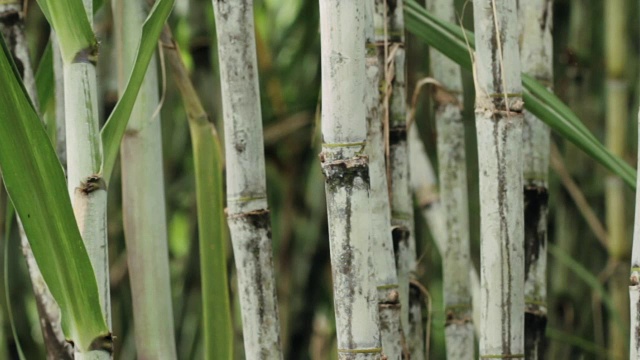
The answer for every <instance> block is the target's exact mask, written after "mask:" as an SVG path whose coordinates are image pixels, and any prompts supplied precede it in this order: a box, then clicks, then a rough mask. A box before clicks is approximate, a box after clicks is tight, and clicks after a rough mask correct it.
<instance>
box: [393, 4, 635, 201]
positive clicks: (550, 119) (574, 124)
mask: <svg viewBox="0 0 640 360" xmlns="http://www.w3.org/2000/svg"><path fill="white" fill-rule="evenodd" d="M405 22H406V24H407V30H409V31H410V32H411V33H413V34H414V35H416V36H417V37H418V38H420V39H421V40H423V41H424V42H426V43H427V44H428V45H429V46H431V47H433V48H434V49H436V50H438V51H440V52H441V53H443V54H444V55H445V56H447V57H449V58H450V59H451V60H453V61H455V62H456V63H458V64H459V65H460V66H462V67H464V68H465V69H467V70H471V67H472V60H471V52H472V51H473V49H474V45H475V44H474V36H473V33H472V32H470V31H468V30H463V29H461V27H459V26H457V25H454V24H450V23H448V22H446V21H442V20H440V19H438V18H437V17H435V16H433V15H431V14H430V13H429V12H428V11H427V10H426V9H425V8H423V7H422V6H421V5H419V4H418V3H417V2H416V1H415V0H406V2H405ZM522 84H523V87H524V90H525V91H524V94H523V98H524V106H525V109H527V110H528V111H530V112H531V113H532V114H534V115H535V116H536V117H537V118H538V119H540V120H541V121H543V122H545V123H546V124H547V125H548V126H549V127H550V128H551V129H553V130H554V131H556V132H557V133H559V134H560V135H562V136H563V137H564V138H566V139H567V140H569V141H571V142H572V143H573V144H574V145H576V146H577V147H579V148H580V149H582V150H583V151H584V152H585V153H587V154H588V155H589V156H591V157H592V158H594V159H595V160H597V161H598V162H599V163H600V164H602V165H603V166H605V167H606V168H607V169H609V170H611V172H613V173H614V174H616V175H618V176H620V177H621V178H622V179H623V180H624V181H625V182H626V183H627V185H629V186H630V187H632V188H633V189H635V187H636V171H635V170H634V169H633V167H631V166H630V165H629V164H628V163H626V162H625V161H624V160H622V159H620V158H619V157H617V156H615V155H613V154H612V153H610V152H609V151H608V150H607V149H606V148H605V146H604V145H602V143H601V142H600V141H598V139H596V137H595V136H594V135H593V134H592V133H591V132H590V131H589V129H587V127H586V126H585V125H584V124H583V123H582V122H581V121H580V119H579V118H578V116H577V115H576V114H574V113H573V111H571V109H569V107H568V106H567V105H565V104H564V103H563V102H562V101H561V100H560V99H559V98H558V97H557V96H556V95H554V94H553V93H552V92H551V91H549V90H548V89H547V88H546V87H544V86H543V85H541V84H540V83H539V82H537V81H536V80H534V79H533V78H532V77H531V76H529V75H526V74H523V75H522Z"/></svg>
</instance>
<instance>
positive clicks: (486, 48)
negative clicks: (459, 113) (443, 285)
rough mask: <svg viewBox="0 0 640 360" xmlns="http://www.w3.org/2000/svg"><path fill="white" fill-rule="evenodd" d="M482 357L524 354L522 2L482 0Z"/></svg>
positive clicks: (478, 17) (478, 16) (478, 0)
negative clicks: (517, 6) (519, 37)
mask: <svg viewBox="0 0 640 360" xmlns="http://www.w3.org/2000/svg"><path fill="white" fill-rule="evenodd" d="M473 5H474V11H473V13H474V25H475V34H476V54H475V71H474V76H475V85H476V108H475V113H476V129H477V138H478V166H479V173H480V176H479V185H480V238H481V272H480V283H481V287H482V290H481V291H482V305H481V311H482V320H481V326H482V330H481V331H480V358H494V357H496V358H497V357H505V356H508V357H509V358H512V359H514V358H524V246H523V245H524V227H523V214H524V208H523V200H522V126H523V124H522V123H523V115H522V109H523V102H522V85H521V81H520V56H519V55H520V54H519V49H518V18H517V8H516V2H515V1H497V0H474V2H473Z"/></svg>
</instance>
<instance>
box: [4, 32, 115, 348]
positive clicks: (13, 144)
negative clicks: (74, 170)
mask: <svg viewBox="0 0 640 360" xmlns="http://www.w3.org/2000/svg"><path fill="white" fill-rule="evenodd" d="M0 38H1V37H0ZM0 43H1V48H0V83H1V84H2V91H0V108H1V109H2V111H0V169H1V170H2V176H3V179H4V183H5V186H6V189H7V193H8V194H9V197H10V198H11V201H12V203H13V205H14V207H15V209H16V212H17V213H18V215H19V216H20V219H21V220H22V223H23V225H24V229H25V232H26V234H27V236H28V238H29V242H30V244H31V248H32V249H33V253H34V256H35V258H36V261H37V262H38V266H39V267H40V270H41V271H42V275H43V277H44V279H45V281H46V282H47V285H48V286H49V289H50V290H51V293H52V294H53V296H54V298H55V299H56V301H57V303H58V305H59V306H60V308H61V310H62V325H63V328H64V329H65V333H66V334H67V336H69V337H70V338H71V339H72V340H73V341H74V342H75V343H76V346H78V347H79V348H80V349H82V350H88V349H89V347H90V346H91V344H92V342H94V340H99V341H102V340H103V339H106V340H107V341H108V340H109V339H110V338H109V330H108V328H107V324H106V322H105V319H104V318H103V317H102V312H101V310H100V300H99V296H98V286H97V283H96V278H95V275H94V272H93V268H92V266H91V262H90V260H89V256H88V254H87V251H86V249H85V247H84V243H83V241H82V238H81V236H80V231H79V230H78V226H77V224H76V222H75V217H74V214H73V210H72V208H71V200H70V199H69V195H68V192H67V185H66V182H65V176H64V172H63V170H62V167H61V165H60V162H59V161H58V157H57V156H56V154H55V151H54V149H53V146H52V145H51V142H50V141H49V139H48V138H47V133H46V132H45V129H44V127H43V126H42V123H41V121H40V119H39V118H38V115H37V113H36V111H35V109H34V107H33V105H32V104H31V101H30V100H29V97H28V95H27V92H26V90H25V88H24V86H23V85H22V82H21V81H20V80H19V75H18V73H17V71H16V69H15V66H14V64H13V63H12V61H11V60H10V53H9V51H8V49H7V47H6V45H5V43H4V39H2V40H1V41H0Z"/></svg>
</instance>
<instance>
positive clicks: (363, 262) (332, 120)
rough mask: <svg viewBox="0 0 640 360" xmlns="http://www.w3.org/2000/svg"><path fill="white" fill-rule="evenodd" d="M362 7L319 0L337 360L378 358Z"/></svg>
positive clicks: (323, 158)
mask: <svg viewBox="0 0 640 360" xmlns="http://www.w3.org/2000/svg"><path fill="white" fill-rule="evenodd" d="M365 31H366V19H365V4H364V2H363V1H341V0H322V1H321V2H320V37H321V64H322V137H323V145H322V153H321V155H320V159H321V165H322V169H323V172H324V175H325V191H326V194H327V213H328V218H329V240H330V249H331V267H332V273H333V288H334V304H335V314H336V332H337V345H338V358H339V359H345V360H346V359H380V358H381V348H380V346H381V342H380V330H379V316H378V307H377V294H376V288H375V285H376V284H375V280H374V279H373V278H372V277H373V276H372V275H373V270H374V269H373V266H372V246H371V243H370V240H369V239H370V230H371V222H370V221H371V219H370V214H371V207H370V198H369V193H370V189H371V188H370V176H369V158H368V156H367V155H368V154H367V152H366V149H365V144H366V140H367V128H366V107H365V105H364V102H363V100H365V99H366V97H365V87H366V86H367V83H368V81H367V77H366V75H365V66H366V65H365V62H366V61H365V48H364V44H365Z"/></svg>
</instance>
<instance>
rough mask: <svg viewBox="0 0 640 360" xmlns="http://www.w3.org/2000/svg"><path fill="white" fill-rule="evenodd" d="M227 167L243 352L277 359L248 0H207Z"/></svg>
mask: <svg viewBox="0 0 640 360" xmlns="http://www.w3.org/2000/svg"><path fill="white" fill-rule="evenodd" d="M213 8H214V14H215V20H216V31H217V37H218V54H219V62H220V78H221V85H222V107H223V115H224V116H223V117H224V130H225V131H224V134H225V155H226V166H227V215H228V221H229V228H230V230H231V240H232V243H233V249H234V256H235V260H236V268H237V270H238V288H239V292H240V303H241V310H242V324H243V334H244V347H245V355H246V357H247V358H251V359H279V358H282V351H281V348H280V322H279V318H278V303H277V300H276V287H275V279H274V270H273V260H272V247H271V245H272V244H271V221H270V217H269V208H268V204H267V194H266V180H265V163H264V146H263V138H262V114H261V110H260V92H259V86H258V65H257V60H256V43H255V35H254V24H253V1H252V0H242V1H233V2H227V1H220V0H214V1H213Z"/></svg>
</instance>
